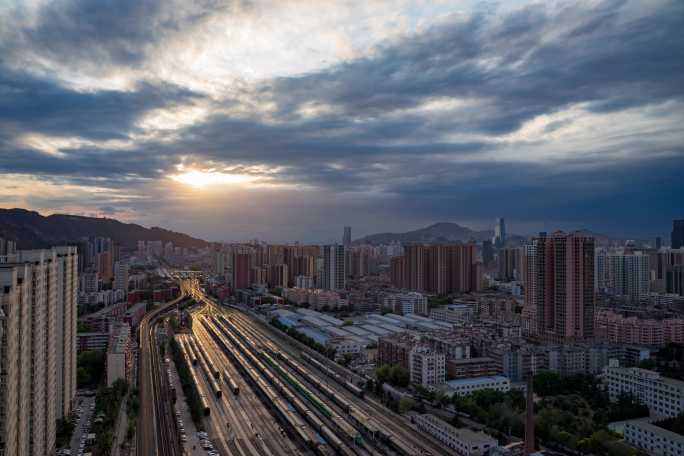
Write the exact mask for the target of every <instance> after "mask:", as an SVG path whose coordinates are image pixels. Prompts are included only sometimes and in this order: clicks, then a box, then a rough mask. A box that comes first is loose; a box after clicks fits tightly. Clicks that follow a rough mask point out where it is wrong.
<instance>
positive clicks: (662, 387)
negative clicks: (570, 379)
mask: <svg viewBox="0 0 684 456" xmlns="http://www.w3.org/2000/svg"><path fill="white" fill-rule="evenodd" d="M603 372H604V381H605V382H606V383H607V385H608V394H609V396H610V399H611V400H613V401H614V400H617V398H618V396H619V395H620V394H622V393H628V394H632V395H633V396H634V397H636V398H637V399H639V400H640V401H641V402H642V403H643V404H645V405H646V406H648V409H649V411H650V412H651V414H652V415H660V416H667V417H675V416H677V415H679V414H680V413H682V412H683V411H684V382H683V381H680V380H674V379H671V378H667V377H662V376H661V375H660V374H659V373H657V372H654V371H650V370H646V369H639V368H638V367H615V366H609V367H606V368H605V369H604V371H603Z"/></svg>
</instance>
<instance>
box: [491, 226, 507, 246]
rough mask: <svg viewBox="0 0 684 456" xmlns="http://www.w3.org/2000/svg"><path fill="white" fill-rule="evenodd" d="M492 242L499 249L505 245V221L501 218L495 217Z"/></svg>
mask: <svg viewBox="0 0 684 456" xmlns="http://www.w3.org/2000/svg"><path fill="white" fill-rule="evenodd" d="M492 244H494V247H495V248H497V249H501V248H503V247H505V246H506V222H505V221H504V219H502V218H498V219H496V225H494V237H492Z"/></svg>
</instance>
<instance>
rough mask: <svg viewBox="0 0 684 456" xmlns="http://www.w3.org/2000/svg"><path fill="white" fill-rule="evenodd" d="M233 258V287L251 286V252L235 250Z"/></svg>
mask: <svg viewBox="0 0 684 456" xmlns="http://www.w3.org/2000/svg"><path fill="white" fill-rule="evenodd" d="M232 259H233V261H232V272H233V289H234V290H240V289H242V288H247V287H249V253H247V252H233V258H232Z"/></svg>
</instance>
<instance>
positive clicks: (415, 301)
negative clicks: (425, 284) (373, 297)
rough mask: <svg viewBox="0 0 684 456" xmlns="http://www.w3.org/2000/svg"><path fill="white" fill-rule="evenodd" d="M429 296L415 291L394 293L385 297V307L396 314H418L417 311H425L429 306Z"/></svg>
mask: <svg viewBox="0 0 684 456" xmlns="http://www.w3.org/2000/svg"><path fill="white" fill-rule="evenodd" d="M427 301H428V299H427V296H425V295H423V294H422V293H417V292H414V291H411V292H407V293H393V294H389V295H387V296H385V299H384V300H383V307H384V308H385V309H390V310H391V311H392V312H394V313H395V314H399V315H406V314H412V313H416V309H418V310H421V311H422V310H424V309H425V307H426V306H427Z"/></svg>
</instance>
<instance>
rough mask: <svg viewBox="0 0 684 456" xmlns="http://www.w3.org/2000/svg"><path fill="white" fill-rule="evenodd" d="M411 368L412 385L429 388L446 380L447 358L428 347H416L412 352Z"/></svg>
mask: <svg viewBox="0 0 684 456" xmlns="http://www.w3.org/2000/svg"><path fill="white" fill-rule="evenodd" d="M409 368H410V369H409V373H410V376H411V382H412V383H416V384H419V385H422V386H425V387H427V386H433V385H441V384H443V383H444V382H445V380H446V356H445V355H444V353H438V352H436V351H433V350H431V349H430V348H428V347H421V346H416V347H414V348H413V349H412V350H411V353H410V354H409Z"/></svg>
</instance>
